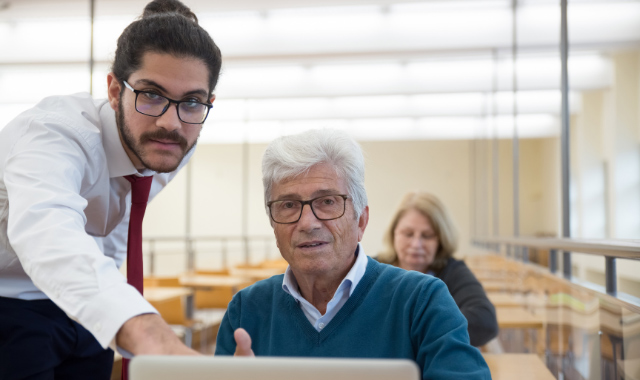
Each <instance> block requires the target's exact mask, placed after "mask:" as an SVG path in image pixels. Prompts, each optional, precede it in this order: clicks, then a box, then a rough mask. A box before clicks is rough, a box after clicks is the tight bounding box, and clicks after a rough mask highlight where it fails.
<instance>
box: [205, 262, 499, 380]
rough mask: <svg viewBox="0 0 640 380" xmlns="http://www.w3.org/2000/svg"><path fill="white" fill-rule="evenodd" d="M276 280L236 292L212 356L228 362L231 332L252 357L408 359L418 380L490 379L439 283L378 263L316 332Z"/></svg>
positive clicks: (371, 265)
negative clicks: (245, 341) (244, 335)
mask: <svg viewBox="0 0 640 380" xmlns="http://www.w3.org/2000/svg"><path fill="white" fill-rule="evenodd" d="M282 278H283V275H279V276H274V277H271V278H270V279H267V280H264V281H260V282H257V283H255V284H254V285H252V286H250V287H248V288H245V289H243V290H241V291H240V292H238V293H237V294H236V295H235V296H234V297H233V300H231V302H230V303H229V308H228V309H227V313H226V314H225V316H224V318H223V320H222V324H221V326H220V330H219V332H218V340H217V346H216V355H233V354H234V352H235V349H236V344H235V341H234V339H233V332H234V331H235V329H237V328H238V327H242V328H244V329H245V330H247V332H248V333H249V335H250V336H251V339H252V349H253V351H254V353H255V354H256V355H257V356H261V355H263V356H298V357H301V356H308V357H349V358H408V359H412V360H415V361H416V362H417V363H418V366H419V367H420V368H421V370H422V378H423V379H490V378H491V375H490V373H489V368H488V367H487V364H486V363H485V361H484V359H483V357H482V355H481V354H480V351H478V349H476V348H474V347H472V346H471V345H470V344H469V334H468V333H467V321H466V319H465V318H464V316H463V315H462V314H461V313H460V310H459V309H458V307H457V306H456V304H455V302H454V301H453V298H451V295H450V294H449V291H448V290H447V287H446V286H445V285H444V283H443V282H442V281H440V280H438V279H437V278H435V277H432V276H425V275H424V274H422V273H418V272H409V271H405V270H404V269H400V268H396V267H393V266H390V265H386V264H381V263H378V262H377V261H375V260H372V259H371V258H369V262H368V264H367V270H366V272H365V274H364V276H363V277H362V279H361V280H360V282H359V283H358V286H357V287H356V289H355V291H354V292H353V294H352V295H351V297H349V299H348V300H347V302H346V303H345V304H344V306H343V307H342V309H340V311H338V314H336V316H335V317H334V318H333V319H332V320H331V322H329V324H327V326H326V327H325V328H324V329H323V330H322V331H320V332H318V331H316V330H315V329H314V328H313V326H312V325H311V323H309V320H308V319H307V317H305V315H304V313H303V312H302V309H301V308H300V306H298V304H297V303H296V301H295V299H294V298H293V297H292V296H291V295H289V294H287V293H286V292H285V291H284V290H282Z"/></svg>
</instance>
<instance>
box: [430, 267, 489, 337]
mask: <svg viewBox="0 0 640 380" xmlns="http://www.w3.org/2000/svg"><path fill="white" fill-rule="evenodd" d="M447 266H450V267H451V268H449V270H447V271H446V273H445V274H444V275H443V276H442V280H443V281H444V282H445V284H446V285H447V287H448V288H449V292H450V293H451V296H453V299H454V300H455V302H456V304H457V305H458V307H459V308H460V311H461V312H462V314H463V315H464V316H465V318H467V322H468V324H469V338H470V340H471V345H473V346H476V347H478V346H482V345H484V344H486V343H487V342H489V341H490V340H491V339H493V338H495V337H496V336H497V335H498V320H497V318H496V310H495V308H494V307H493V304H492V303H491V301H489V298H487V295H486V293H485V292H484V289H483V288H482V285H481V284H480V282H478V280H477V279H476V277H475V276H474V275H473V273H471V271H470V270H469V268H468V267H467V265H466V264H465V263H464V262H463V261H456V260H451V261H450V262H449V263H448V264H447Z"/></svg>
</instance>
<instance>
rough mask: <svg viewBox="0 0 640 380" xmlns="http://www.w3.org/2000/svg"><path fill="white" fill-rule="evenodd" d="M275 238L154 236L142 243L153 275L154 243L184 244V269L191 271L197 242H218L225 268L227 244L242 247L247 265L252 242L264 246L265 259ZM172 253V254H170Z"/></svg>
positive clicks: (267, 236) (227, 255) (155, 251)
mask: <svg viewBox="0 0 640 380" xmlns="http://www.w3.org/2000/svg"><path fill="white" fill-rule="evenodd" d="M274 241H275V238H274V236H273V235H264V236H263V235H253V236H198V237H182V236H156V237H145V238H144V239H143V242H144V243H147V244H148V248H149V249H148V251H145V254H148V255H149V274H151V275H153V274H154V273H155V272H156V255H157V254H158V252H157V247H156V243H159V242H160V243H184V245H185V252H186V260H187V262H186V267H187V270H189V271H192V270H194V269H195V267H196V262H195V261H196V254H197V253H198V252H197V250H196V248H195V246H196V244H197V243H199V242H218V243H219V244H220V252H221V255H222V267H223V268H227V267H228V266H229V243H232V242H240V243H241V246H242V252H244V262H245V263H246V264H248V263H249V260H250V250H249V247H250V246H251V244H252V243H253V242H262V243H263V244H264V253H265V257H269V256H270V255H271V251H272V246H273V244H274ZM172 253H173V252H172Z"/></svg>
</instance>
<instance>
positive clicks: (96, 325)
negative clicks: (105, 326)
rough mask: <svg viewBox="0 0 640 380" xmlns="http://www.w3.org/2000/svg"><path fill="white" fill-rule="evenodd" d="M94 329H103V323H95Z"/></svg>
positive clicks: (97, 330) (98, 330)
mask: <svg viewBox="0 0 640 380" xmlns="http://www.w3.org/2000/svg"><path fill="white" fill-rule="evenodd" d="M93 329H94V330H96V332H100V330H102V323H100V322H98V323H96V324H95V325H93Z"/></svg>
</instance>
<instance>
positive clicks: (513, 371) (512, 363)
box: [482, 354, 555, 380]
mask: <svg viewBox="0 0 640 380" xmlns="http://www.w3.org/2000/svg"><path fill="white" fill-rule="evenodd" d="M482 356H484V360H486V361H487V365H488V366H489V370H490V371H491V377H492V379H493V380H555V377H553V375H552V374H551V372H550V371H549V369H548V368H547V367H546V366H545V365H544V363H543V362H542V360H540V358H539V357H538V355H535V354H483V355H482Z"/></svg>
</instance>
